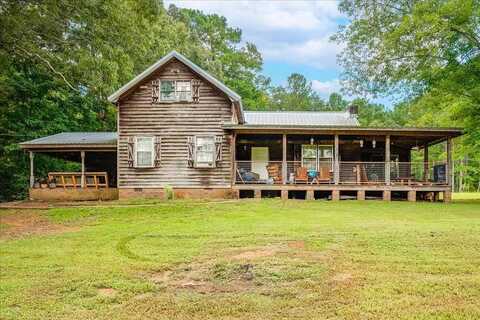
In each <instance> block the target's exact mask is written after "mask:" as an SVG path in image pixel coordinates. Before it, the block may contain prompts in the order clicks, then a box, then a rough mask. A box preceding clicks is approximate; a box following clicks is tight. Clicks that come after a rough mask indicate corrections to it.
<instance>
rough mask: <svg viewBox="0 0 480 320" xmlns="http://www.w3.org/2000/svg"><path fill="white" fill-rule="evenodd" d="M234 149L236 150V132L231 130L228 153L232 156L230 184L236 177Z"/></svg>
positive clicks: (233, 182)
mask: <svg viewBox="0 0 480 320" xmlns="http://www.w3.org/2000/svg"><path fill="white" fill-rule="evenodd" d="M236 151H237V133H236V132H232V139H231V140H230V154H231V157H232V161H231V166H230V167H231V168H232V173H231V179H232V185H234V184H235V182H236V181H235V180H236V179H237V161H236V157H237V156H236Z"/></svg>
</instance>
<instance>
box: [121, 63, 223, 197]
mask: <svg viewBox="0 0 480 320" xmlns="http://www.w3.org/2000/svg"><path fill="white" fill-rule="evenodd" d="M153 79H161V80H192V79H200V78H199V77H198V76H197V75H196V74H194V73H193V72H192V71H191V70H190V69H189V68H188V67H187V66H186V65H184V64H183V63H181V62H180V61H178V60H175V59H173V60H172V61H170V62H169V63H167V64H166V65H164V66H162V68H161V69H159V70H157V71H156V72H155V73H154V74H153V75H152V76H151V77H150V78H149V79H146V81H144V82H143V83H142V84H140V86H138V87H137V88H136V89H135V90H134V91H133V92H130V93H128V95H127V97H126V98H125V99H123V100H121V101H120V102H119V128H118V154H119V156H118V185H119V187H120V188H162V187H164V186H166V185H169V186H172V187H174V188H179V187H180V188H228V187H231V151H230V145H229V143H230V134H229V133H228V132H227V131H225V130H223V129H222V125H223V124H224V123H231V122H232V105H231V102H230V100H229V99H228V97H226V96H225V94H224V93H222V92H221V91H219V90H218V89H216V88H215V87H213V86H212V85H211V84H210V83H208V82H206V81H205V80H202V84H201V87H200V99H199V102H198V103H193V102H181V103H177V102H175V103H152V87H151V82H152V80H153ZM195 135H215V136H219V135H222V136H223V143H222V160H221V161H220V162H219V163H217V167H216V168H211V169H197V168H189V167H188V163H187V160H188V149H187V139H188V137H190V136H195ZM133 136H160V137H161V164H160V166H159V167H156V168H144V169H139V168H130V167H129V166H128V150H127V149H128V139H129V137H133Z"/></svg>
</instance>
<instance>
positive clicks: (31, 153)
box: [29, 151, 35, 188]
mask: <svg viewBox="0 0 480 320" xmlns="http://www.w3.org/2000/svg"><path fill="white" fill-rule="evenodd" d="M29 155H30V188H33V185H34V183H35V174H34V167H33V157H34V155H33V151H30V152H29Z"/></svg>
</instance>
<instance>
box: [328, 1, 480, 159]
mask: <svg viewBox="0 0 480 320" xmlns="http://www.w3.org/2000/svg"><path fill="white" fill-rule="evenodd" d="M339 8H340V11H341V12H342V13H344V14H345V15H346V16H347V17H348V18H349V19H350V21H351V22H350V23H349V24H348V25H346V26H344V27H343V28H342V29H341V30H340V31H339V32H338V33H337V34H336V35H335V36H334V40H336V41H338V42H341V43H344V45H345V48H344V50H343V52H342V53H341V54H340V56H339V58H340V59H339V60H340V64H341V65H342V66H343V68H344V74H343V84H344V85H345V88H346V90H347V92H349V93H351V94H356V93H369V94H371V95H387V94H391V93H397V94H398V93H400V94H402V95H403V96H404V97H405V99H404V103H402V104H401V105H399V106H398V109H397V108H395V110H394V113H393V114H392V116H396V117H398V115H399V113H400V110H401V111H402V112H404V113H405V114H406V115H405V116H404V117H403V119H404V120H406V121H405V123H404V124H405V125H409V126H428V127H433V126H448V127H451V126H460V127H464V128H465V132H466V135H465V136H464V137H463V138H462V139H461V140H460V141H459V145H457V148H456V157H457V159H463V158H465V157H467V158H469V159H474V160H476V161H478V163H479V164H480V1H479V0H424V1H393V0H386V1H374V0H366V1H358V0H343V1H341V2H340V4H339Z"/></svg>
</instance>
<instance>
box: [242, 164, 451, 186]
mask: <svg viewBox="0 0 480 320" xmlns="http://www.w3.org/2000/svg"><path fill="white" fill-rule="evenodd" d="M284 165H285V166H286V170H285V172H284V171H283V170H282V169H283V167H284ZM338 168H339V174H338V183H339V184H355V185H386V184H388V183H389V182H390V184H391V185H411V186H415V185H417V186H422V185H447V183H448V179H447V174H448V170H447V169H448V168H447V164H446V163H445V162H433V161H432V162H397V161H392V162H390V163H388V162H384V161H368V162H365V161H340V162H339V165H338ZM334 170H335V166H334V162H333V161H313V162H309V161H286V163H285V164H284V163H283V162H282V161H236V162H235V183H237V184H282V183H286V184H307V183H308V184H334V183H335V182H336V181H334V177H335V174H334ZM387 170H388V171H389V173H390V174H389V177H388V174H387V173H388V171H387ZM284 174H285V177H283V175H284ZM388 179H390V181H388Z"/></svg>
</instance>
